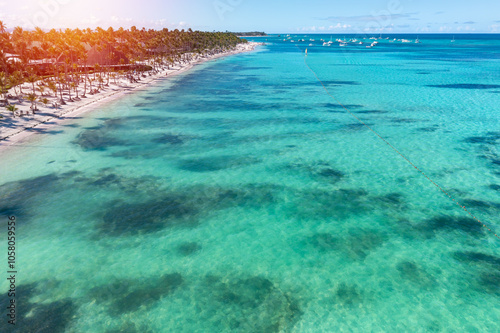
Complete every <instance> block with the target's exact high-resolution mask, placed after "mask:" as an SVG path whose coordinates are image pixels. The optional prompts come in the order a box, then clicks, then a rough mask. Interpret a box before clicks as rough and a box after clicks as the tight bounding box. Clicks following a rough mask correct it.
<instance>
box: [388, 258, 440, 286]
mask: <svg viewBox="0 0 500 333" xmlns="http://www.w3.org/2000/svg"><path fill="white" fill-rule="evenodd" d="M396 269H397V270H398V271H399V273H400V275H401V277H402V278H403V279H405V280H408V281H410V282H411V283H413V284H415V285H417V286H418V287H420V288H422V289H427V290H428V289H431V288H433V287H434V286H435V285H436V279H434V278H433V277H432V275H430V274H429V273H427V272H426V271H425V270H424V269H423V268H421V267H419V266H418V265H417V264H416V263H414V262H412V261H401V262H399V263H398V264H397V266H396Z"/></svg>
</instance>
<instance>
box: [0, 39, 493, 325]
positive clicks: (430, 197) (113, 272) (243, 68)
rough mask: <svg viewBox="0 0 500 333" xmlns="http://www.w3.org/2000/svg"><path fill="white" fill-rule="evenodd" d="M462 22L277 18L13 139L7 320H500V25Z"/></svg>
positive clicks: (5, 176) (5, 158)
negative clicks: (313, 27) (227, 53)
mask: <svg viewBox="0 0 500 333" xmlns="http://www.w3.org/2000/svg"><path fill="white" fill-rule="evenodd" d="M352 37H354V36H350V37H349V36H347V38H352ZM356 37H357V38H358V39H360V37H359V36H356ZM456 37H457V38H456V41H455V42H454V43H452V42H451V41H450V39H451V38H450V36H446V35H425V36H420V40H421V41H422V43H421V44H416V43H401V42H399V41H397V40H396V41H394V40H393V38H407V39H412V40H414V39H415V38H416V36H390V39H388V40H387V39H381V40H379V44H378V45H377V46H375V47H373V48H366V47H365V46H366V45H367V44H366V43H365V44H364V45H359V44H358V45H353V44H350V45H348V46H346V47H339V46H338V44H337V43H334V44H333V45H332V46H330V47H328V46H322V42H321V41H320V39H325V40H329V39H330V36H329V35H328V36H326V35H325V36H321V35H309V36H305V35H299V36H290V39H287V37H284V35H282V36H280V37H278V36H277V35H274V36H269V37H267V38H264V39H265V40H266V42H267V43H268V45H266V46H262V47H259V48H258V50H257V51H255V52H252V53H248V54H242V55H237V56H233V57H229V58H225V59H222V60H218V61H214V62H210V63H206V64H203V65H201V66H198V67H197V68H196V69H194V70H192V71H191V72H189V73H186V74H183V75H180V76H177V77H175V78H172V79H170V80H166V81H163V82H161V83H158V84H157V85H155V86H152V87H150V88H148V89H147V90H143V91H140V92H136V93H131V94H128V95H126V96H125V97H124V98H122V99H120V100H118V101H114V102H111V103H109V104H106V105H105V106H102V107H100V108H99V109H98V110H96V111H94V112H91V113H86V114H83V115H81V116H79V117H75V119H72V120H70V121H67V122H65V123H63V124H62V125H58V126H54V127H53V128H51V129H50V130H47V131H46V132H43V131H41V132H42V133H40V134H38V135H36V136H34V137H33V138H32V139H31V140H30V141H29V142H27V143H24V144H20V145H18V146H17V147H15V149H11V150H9V151H7V152H3V153H2V161H1V166H2V174H1V181H0V183H1V185H0V198H1V202H0V211H1V215H2V217H1V218H2V223H1V224H2V228H3V229H4V230H2V235H5V231H6V228H7V226H6V225H7V216H12V215H14V216H16V219H17V247H18V248H17V267H16V268H17V270H18V274H17V281H16V282H17V290H16V297H17V304H18V307H17V316H18V324H17V325H16V326H15V329H14V330H12V327H8V325H7V323H6V316H5V314H6V312H7V311H6V305H7V302H8V297H7V291H8V289H9V285H8V282H7V281H6V280H5V278H3V279H2V282H1V283H0V288H1V292H2V298H1V300H0V303H1V306H2V309H3V310H2V313H3V315H2V317H3V319H2V321H1V323H0V330H1V331H3V332H5V331H15V332H408V331H411V332H419V331H420V332H494V331H499V330H500V324H499V322H500V239H499V238H497V237H496V236H495V235H494V234H493V232H496V233H498V232H500V217H499V216H500V214H499V213H500V112H499V111H500V106H499V105H500V71H499V69H500V37H499V36H498V35H461V36H456ZM335 38H337V37H334V39H335ZM342 38H343V36H342ZM291 39H294V40H295V42H291ZM299 39H300V40H301V39H304V40H305V41H304V42H302V41H298V40H299ZM310 39H314V41H310ZM256 40H257V38H256ZM259 40H260V41H262V40H263V39H259ZM391 40H393V41H392V42H391ZM369 41H370V40H366V42H369ZM309 44H312V46H311V45H309ZM306 48H308V57H307V63H308V65H309V66H310V67H311V69H312V70H314V71H315V72H316V74H317V75H318V77H319V78H320V79H321V80H322V81H323V82H324V84H325V86H326V87H327V89H328V90H329V92H330V93H331V94H332V95H334V96H335V98H336V99H337V100H338V101H340V102H341V103H342V104H344V105H345V106H346V107H347V108H348V109H349V110H350V111H351V112H352V113H353V114H355V115H356V116H357V117H358V118H359V119H361V120H362V121H363V122H364V123H366V124H367V125H369V126H370V127H371V128H372V129H373V130H375V131H376V132H377V133H379V134H380V136H382V137H383V138H385V139H386V140H387V141H388V142H390V143H391V144H392V145H393V146H394V147H396V148H397V149H398V150H399V151H400V152H401V153H402V154H404V155H405V156H406V157H407V158H408V159H409V160H411V161H412V162H413V163H414V164H415V165H416V166H418V167H419V168H420V169H421V170H422V171H423V172H424V173H425V174H426V175H428V176H429V177H430V178H431V179H432V180H433V181H434V182H436V183H437V184H439V186H441V187H442V188H443V189H444V190H445V191H446V192H447V193H449V194H450V196H451V197H453V198H454V199H455V200H456V201H457V202H459V203H460V204H461V205H464V206H466V207H467V209H468V211H469V212H471V213H472V214H473V215H474V216H476V217H477V219H479V220H480V221H481V222H483V223H484V224H486V225H487V226H488V227H489V228H491V229H492V230H493V232H490V231H488V230H486V229H485V228H483V227H482V226H481V224H480V223H479V222H477V221H476V220H474V219H473V218H472V217H471V215H469V214H468V213H467V212H466V211H464V210H463V209H462V208H461V207H459V206H458V205H457V204H456V203H455V202H453V201H452V200H451V199H450V198H448V197H447V196H446V195H444V194H443V193H442V192H441V191H440V190H439V189H438V188H436V186H434V185H433V184H432V183H431V182H430V181H429V180H428V179H426V178H425V177H424V176H422V175H421V174H420V173H419V172H418V171H417V170H415V169H414V168H413V167H412V166H411V165H410V164H408V162H406V161H405V160H404V159H403V158H401V156H399V155H398V154H397V153H396V152H395V151H394V150H392V149H391V148H390V147H389V146H388V145H387V144H385V143H384V142H383V141H382V140H381V139H380V138H378V137H377V136H376V135H374V134H373V133H372V132H371V131H370V130H368V129H367V128H366V127H365V126H364V125H362V124H360V122H358V120H356V119H355V118H354V117H353V116H351V115H350V114H349V113H347V112H346V111H345V110H343V109H342V107H340V106H339V105H338V104H337V103H336V102H335V101H334V100H332V99H331V98H330V97H329V96H328V95H327V94H326V93H325V91H324V90H323V87H322V86H321V84H320V83H319V82H318V81H317V80H316V78H315V77H314V75H313V74H312V73H311V71H309V69H308V68H307V67H306V66H305V64H304V50H305V49H306ZM0 248H2V249H4V250H3V251H2V256H1V257H2V262H3V263H4V264H2V265H3V267H4V271H6V265H7V254H6V248H7V244H6V238H5V237H4V236H2V239H1V240H0Z"/></svg>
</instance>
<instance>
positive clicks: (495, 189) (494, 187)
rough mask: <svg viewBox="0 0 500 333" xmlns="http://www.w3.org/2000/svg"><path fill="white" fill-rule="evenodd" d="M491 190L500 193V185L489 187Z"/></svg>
mask: <svg viewBox="0 0 500 333" xmlns="http://www.w3.org/2000/svg"><path fill="white" fill-rule="evenodd" d="M488 187H489V188H490V189H491V190H493V191H500V185H498V184H491V185H490V186H488Z"/></svg>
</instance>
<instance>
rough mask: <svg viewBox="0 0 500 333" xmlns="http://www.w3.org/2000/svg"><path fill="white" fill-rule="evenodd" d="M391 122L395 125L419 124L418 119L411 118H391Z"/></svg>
mask: <svg viewBox="0 0 500 333" xmlns="http://www.w3.org/2000/svg"><path fill="white" fill-rule="evenodd" d="M391 122H393V123H396V124H412V123H418V122H421V120H419V119H411V118H392V119H391Z"/></svg>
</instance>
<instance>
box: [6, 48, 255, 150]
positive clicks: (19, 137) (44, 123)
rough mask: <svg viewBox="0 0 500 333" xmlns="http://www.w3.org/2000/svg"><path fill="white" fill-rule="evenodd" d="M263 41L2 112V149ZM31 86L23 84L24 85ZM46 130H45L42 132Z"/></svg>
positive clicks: (24, 104)
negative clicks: (73, 97) (77, 95)
mask: <svg viewBox="0 0 500 333" xmlns="http://www.w3.org/2000/svg"><path fill="white" fill-rule="evenodd" d="M258 45H262V43H256V42H248V43H247V44H238V45H237V46H236V49H235V50H232V51H228V52H224V53H218V54H215V55H213V56H208V57H196V58H194V59H193V60H190V61H188V62H186V63H183V64H181V65H179V64H175V65H174V66H172V68H171V69H167V70H160V71H159V73H157V74H152V75H149V74H148V75H147V76H146V77H145V78H144V77H143V78H142V79H141V81H139V82H136V83H129V82H128V81H126V80H125V79H121V80H120V82H118V83H117V84H114V83H112V82H111V81H110V84H109V87H106V89H105V90H103V91H101V92H100V93H98V94H96V95H87V98H85V99H83V98H82V99H81V100H79V101H75V102H68V104H66V105H64V106H60V107H59V108H57V109H54V108H52V107H47V106H43V105H41V103H37V107H38V108H39V111H37V113H35V115H29V116H20V117H19V116H18V117H14V116H13V115H12V113H11V112H9V113H8V114H7V111H5V112H2V116H3V118H2V119H0V123H1V124H2V125H1V126H0V150H3V149H5V148H6V147H9V146H14V145H16V144H18V143H21V142H24V141H27V139H28V138H32V137H34V134H40V133H36V132H34V131H31V130H32V129H34V128H37V129H39V130H46V129H49V128H52V127H54V126H56V125H57V124H60V123H62V122H64V121H68V120H71V118H72V117H74V116H77V115H81V114H83V113H87V112H92V111H93V110H95V109H96V108H97V107H98V106H99V105H102V104H105V103H109V102H112V101H114V100H116V99H117V98H119V97H122V96H123V95H125V94H128V93H131V92H136V91H140V90H141V89H143V88H146V87H149V86H151V85H153V84H155V83H158V82H162V81H164V80H168V79H169V78H171V77H173V76H176V75H179V74H182V73H185V72H187V71H189V70H191V69H192V68H193V67H195V66H196V65H199V64H202V63H205V62H209V61H211V60H215V59H218V58H223V57H227V56H231V55H236V54H240V53H245V52H251V51H253V50H255V47H256V46H258ZM25 88H26V89H27V87H23V89H25ZM30 105H31V104H30V103H29V102H28V101H24V103H23V104H22V105H16V106H18V107H19V111H21V112H23V113H25V112H28V111H29V110H30ZM41 134H43V133H41Z"/></svg>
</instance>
